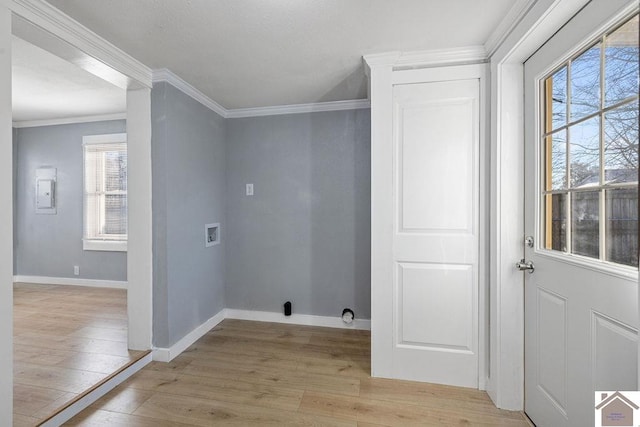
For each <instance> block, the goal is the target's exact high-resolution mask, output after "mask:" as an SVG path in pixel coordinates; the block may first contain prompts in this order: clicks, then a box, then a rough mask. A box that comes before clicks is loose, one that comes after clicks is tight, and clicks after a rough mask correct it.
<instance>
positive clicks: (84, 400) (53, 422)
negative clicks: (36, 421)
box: [40, 354, 152, 427]
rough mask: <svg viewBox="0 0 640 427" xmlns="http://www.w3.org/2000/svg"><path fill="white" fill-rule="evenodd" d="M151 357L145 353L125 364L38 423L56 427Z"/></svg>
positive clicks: (47, 426) (86, 406) (121, 380)
mask: <svg viewBox="0 0 640 427" xmlns="http://www.w3.org/2000/svg"><path fill="white" fill-rule="evenodd" d="M151 361H152V358H151V354H147V355H145V356H144V357H142V358H141V359H140V360H137V361H136V362H135V363H133V364H131V366H127V368H126V369H124V370H122V371H121V372H119V373H118V374H117V375H115V376H114V377H113V378H110V379H109V380H108V381H107V382H105V383H104V384H101V385H100V386H99V387H96V388H95V389H94V390H92V391H91V392H90V393H87V394H86V395H84V396H82V397H81V398H80V399H78V400H76V401H75V402H73V403H72V404H71V405H69V406H68V407H67V408H65V409H64V410H63V411H62V412H60V413H58V414H56V415H55V416H54V417H52V418H50V419H48V420H47V421H45V422H44V423H42V424H40V426H42V427H57V426H60V425H62V424H64V423H65V422H67V421H69V420H70V419H71V418H73V417H74V416H76V415H78V414H79V413H80V412H82V411H83V410H85V409H86V408H88V407H89V406H90V405H91V404H93V403H94V402H96V401H97V400H98V399H100V398H101V397H102V396H104V395H105V394H107V393H109V392H110V391H111V390H113V389H114V388H116V387H117V386H118V385H120V384H122V383H123V382H124V381H126V380H127V379H128V378H129V377H131V376H133V375H134V374H135V373H136V372H138V371H140V370H141V369H142V368H144V367H145V366H147V365H148V364H149V363H151Z"/></svg>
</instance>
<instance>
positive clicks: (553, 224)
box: [540, 15, 640, 267]
mask: <svg viewBox="0 0 640 427" xmlns="http://www.w3.org/2000/svg"><path fill="white" fill-rule="evenodd" d="M638 34H639V19H638V15H635V16H633V17H632V18H630V19H628V20H627V21H626V22H624V23H623V24H622V25H619V26H618V27H616V28H614V29H612V30H611V31H608V32H607V33H605V34H603V35H602V36H601V37H599V38H598V39H597V40H595V41H594V42H593V43H592V44H590V45H589V46H588V47H587V48H585V49H583V50H581V51H580V52H578V53H577V54H576V55H574V56H573V57H571V58H570V59H569V60H568V61H566V62H565V63H563V64H561V65H560V66H559V67H557V68H556V69H555V70H554V71H553V72H552V73H550V75H548V76H547V77H546V78H545V79H543V82H542V87H541V91H542V97H541V98H542V100H543V102H544V105H543V106H542V107H543V108H542V109H541V112H542V114H543V119H542V120H541V125H542V135H541V136H542V138H541V140H540V143H541V144H542V147H541V152H542V153H543V154H542V155H543V157H542V158H543V161H542V162H541V166H542V174H541V175H542V177H543V180H542V181H543V182H542V183H541V184H542V192H541V196H542V203H541V205H542V208H543V212H542V224H541V225H542V227H541V231H542V236H541V237H542V241H543V242H544V248H545V249H548V250H553V251H558V252H563V253H565V254H567V255H570V256H580V257H586V258H591V259H596V260H599V261H602V262H609V263H615V264H622V265H626V266H631V267H637V266H638V166H639V163H638V134H639V123H640V108H639V98H640V97H639V96H638V81H639V78H640V56H639V54H640V48H639V45H638Z"/></svg>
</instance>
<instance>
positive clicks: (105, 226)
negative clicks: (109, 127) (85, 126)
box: [82, 133, 127, 251]
mask: <svg viewBox="0 0 640 427" xmlns="http://www.w3.org/2000/svg"><path fill="white" fill-rule="evenodd" d="M82 146H83V152H84V233H83V248H84V250H94V251H126V250H127V134H125V133H118V134H109V135H89V136H85V137H83V139H82Z"/></svg>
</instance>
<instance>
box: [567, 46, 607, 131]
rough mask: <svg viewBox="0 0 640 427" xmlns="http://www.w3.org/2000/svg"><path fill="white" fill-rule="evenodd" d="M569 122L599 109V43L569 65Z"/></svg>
mask: <svg viewBox="0 0 640 427" xmlns="http://www.w3.org/2000/svg"><path fill="white" fill-rule="evenodd" d="M570 108H571V121H574V120H577V119H580V118H582V117H584V116H586V115H588V114H591V113H595V112H596V111H598V110H599V109H600V43H598V44H597V45H595V46H593V47H591V48H589V49H587V50H586V51H585V52H584V53H583V54H582V55H580V56H579V57H577V58H576V59H574V60H573V62H572V63H571V105H570Z"/></svg>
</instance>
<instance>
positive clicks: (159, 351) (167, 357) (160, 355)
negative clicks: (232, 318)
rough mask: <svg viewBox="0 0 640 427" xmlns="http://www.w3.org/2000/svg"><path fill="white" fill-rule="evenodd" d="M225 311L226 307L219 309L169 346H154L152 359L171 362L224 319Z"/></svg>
mask: <svg viewBox="0 0 640 427" xmlns="http://www.w3.org/2000/svg"><path fill="white" fill-rule="evenodd" d="M225 312H226V309H222V310H220V311H219V312H218V314H216V315H215V316H213V317H212V318H210V319H209V320H207V321H206V322H204V323H203V324H202V325H200V326H198V327H196V328H195V329H194V330H193V331H191V332H189V333H188V334H187V335H185V336H184V337H182V339H181V340H180V341H178V342H177V343H175V344H174V345H172V346H171V347H170V348H154V349H153V360H155V361H158V362H171V361H172V360H173V359H174V358H176V357H177V356H178V355H179V354H180V353H182V352H183V351H185V350H186V349H187V348H189V347H190V346H191V345H192V344H193V343H195V342H196V341H198V340H199V339H200V338H202V337H203V336H204V335H205V334H206V333H207V332H209V331H210V330H211V329H213V328H214V327H215V326H216V325H217V324H218V323H220V322H222V321H223V320H224V319H225Z"/></svg>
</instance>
